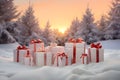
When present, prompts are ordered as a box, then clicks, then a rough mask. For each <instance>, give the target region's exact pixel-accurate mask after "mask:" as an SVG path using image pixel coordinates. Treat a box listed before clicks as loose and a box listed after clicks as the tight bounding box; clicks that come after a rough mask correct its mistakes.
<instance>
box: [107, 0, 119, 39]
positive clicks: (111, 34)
mask: <svg viewBox="0 0 120 80" xmlns="http://www.w3.org/2000/svg"><path fill="white" fill-rule="evenodd" d="M105 38H106V39H120V0H114V1H113V2H112V7H111V10H110V12H109V25H108V27H107V28H106V35H105Z"/></svg>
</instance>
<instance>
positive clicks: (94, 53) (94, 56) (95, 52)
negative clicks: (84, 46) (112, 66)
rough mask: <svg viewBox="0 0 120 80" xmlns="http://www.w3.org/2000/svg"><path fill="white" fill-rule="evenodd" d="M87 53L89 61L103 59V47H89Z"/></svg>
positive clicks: (94, 61) (93, 61)
mask: <svg viewBox="0 0 120 80" xmlns="http://www.w3.org/2000/svg"><path fill="white" fill-rule="evenodd" d="M88 53H89V59H90V62H92V63H97V62H103V61H104V49H102V48H99V49H97V48H89V49H88Z"/></svg>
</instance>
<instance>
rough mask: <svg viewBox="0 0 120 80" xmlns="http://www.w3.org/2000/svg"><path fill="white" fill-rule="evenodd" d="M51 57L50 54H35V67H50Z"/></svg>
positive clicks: (43, 52)
mask: <svg viewBox="0 0 120 80" xmlns="http://www.w3.org/2000/svg"><path fill="white" fill-rule="evenodd" d="M52 59H53V55H52V54H51V53H50V52H45V51H42V52H36V65H37V66H41V67H42V66H51V65H52V64H53V60H52Z"/></svg>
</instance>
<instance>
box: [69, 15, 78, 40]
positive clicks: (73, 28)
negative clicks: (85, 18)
mask: <svg viewBox="0 0 120 80" xmlns="http://www.w3.org/2000/svg"><path fill="white" fill-rule="evenodd" d="M79 27H80V21H79V20H78V18H77V17H76V19H74V20H73V21H72V23H71V26H70V28H69V29H68V31H69V34H68V37H69V38H76V37H75V33H76V32H77V29H78V28H79Z"/></svg>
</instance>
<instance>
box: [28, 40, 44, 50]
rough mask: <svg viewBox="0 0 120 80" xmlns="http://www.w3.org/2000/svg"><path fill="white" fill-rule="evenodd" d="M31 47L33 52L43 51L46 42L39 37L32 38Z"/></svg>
mask: <svg viewBox="0 0 120 80" xmlns="http://www.w3.org/2000/svg"><path fill="white" fill-rule="evenodd" d="M29 48H30V50H32V51H33V52H36V51H43V50H44V43H43V42H42V40H40V39H38V40H31V42H30V44H29Z"/></svg>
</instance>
